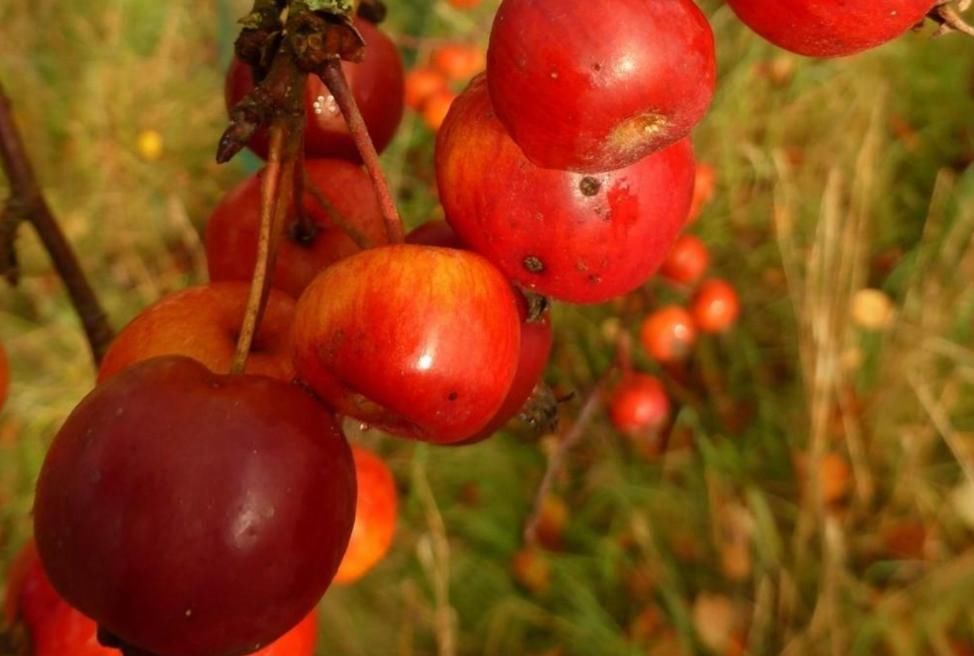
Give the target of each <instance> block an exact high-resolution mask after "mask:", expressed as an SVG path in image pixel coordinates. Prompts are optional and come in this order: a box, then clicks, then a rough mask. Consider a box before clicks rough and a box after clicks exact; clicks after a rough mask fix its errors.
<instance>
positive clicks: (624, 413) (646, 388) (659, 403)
mask: <svg viewBox="0 0 974 656" xmlns="http://www.w3.org/2000/svg"><path fill="white" fill-rule="evenodd" d="M669 415H670V400H669V397H668V396H667V395H666V390H665V389H664V388H663V384H662V383H661V382H660V381H659V379H657V378H655V377H654V376H648V375H646V374H629V375H628V376H626V377H625V378H624V379H623V380H622V382H621V383H619V387H617V388H616V390H615V392H614V393H613V395H612V398H611V399H610V400H609V416H610V418H611V419H612V424H613V425H614V426H615V427H616V428H617V429H618V430H619V431H621V432H623V433H628V434H634V433H639V432H641V431H646V430H657V429H659V428H661V427H662V426H663V424H665V423H666V420H667V419H668V418H669Z"/></svg>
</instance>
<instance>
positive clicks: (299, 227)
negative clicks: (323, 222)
mask: <svg viewBox="0 0 974 656" xmlns="http://www.w3.org/2000/svg"><path fill="white" fill-rule="evenodd" d="M300 138H301V143H300V144H299V146H298V152H299V153H303V152H304V132H303V131H302V133H301V137H300ZM306 180H307V173H306V172H305V170H304V157H299V158H298V161H297V162H296V163H295V166H294V228H293V229H292V231H291V237H292V238H293V239H294V240H295V241H297V242H298V243H300V244H308V243H310V242H311V240H313V239H314V237H315V235H316V234H317V233H318V226H316V225H315V222H314V221H313V220H312V219H311V215H310V214H309V213H308V212H307V211H306V210H305V209H304V193H305V181H306Z"/></svg>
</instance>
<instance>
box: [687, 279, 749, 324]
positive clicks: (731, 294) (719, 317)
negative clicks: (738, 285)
mask: <svg viewBox="0 0 974 656" xmlns="http://www.w3.org/2000/svg"><path fill="white" fill-rule="evenodd" d="M740 313H741V301H740V299H739V298H738V297H737V292H736V291H734V288H733V287H732V286H731V285H730V283H728V282H727V281H725V280H720V279H717V278H712V279H710V280H707V281H706V282H704V283H703V284H702V285H700V288H699V289H698V290H697V293H696V294H694V295H693V300H691V301H690V314H691V315H693V323H694V324H695V325H696V326H697V330H699V331H700V332H702V333H712V334H713V333H723V332H726V331H728V330H730V328H731V327H732V326H733V325H734V323H735V322H736V321H737V317H738V316H739V315H740Z"/></svg>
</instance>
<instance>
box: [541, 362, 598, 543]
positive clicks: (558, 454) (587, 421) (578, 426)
mask: <svg viewBox="0 0 974 656" xmlns="http://www.w3.org/2000/svg"><path fill="white" fill-rule="evenodd" d="M614 370H615V365H613V366H612V367H609V369H608V371H606V372H605V373H604V374H602V376H601V377H600V378H599V380H598V381H597V382H596V383H595V386H594V387H593V388H592V390H591V391H590V392H589V394H588V396H587V397H586V399H585V403H584V404H583V405H582V410H581V412H579V413H578V419H576V420H575V423H574V424H573V425H572V427H571V429H570V430H569V431H568V434H566V435H565V437H564V438H562V439H561V441H559V442H558V446H557V447H556V448H555V451H554V453H552V454H551V457H550V458H548V467H547V468H546V469H545V473H544V477H543V478H542V479H541V484H540V485H539V486H538V491H537V492H536V493H535V495H534V505H533V507H532V510H531V514H530V515H529V516H528V519H527V521H526V522H525V523H524V542H525V544H528V545H533V544H537V541H538V525H539V524H540V522H541V517H542V511H543V509H544V503H545V500H546V499H547V498H548V496H549V495H550V494H551V490H552V488H553V487H554V485H555V481H556V480H557V479H558V476H559V475H560V474H561V472H562V470H563V469H564V468H565V463H566V461H567V460H568V454H569V452H570V451H571V450H572V449H573V448H575V446H576V445H577V444H578V443H579V442H581V441H582V438H583V437H585V433H586V431H587V430H588V427H589V426H590V425H591V424H592V420H594V419H595V416H596V414H597V413H598V411H599V409H600V408H601V407H602V403H603V398H602V397H603V394H602V392H603V390H604V388H605V385H606V382H607V381H608V379H609V376H610V375H612V372H613V371H614Z"/></svg>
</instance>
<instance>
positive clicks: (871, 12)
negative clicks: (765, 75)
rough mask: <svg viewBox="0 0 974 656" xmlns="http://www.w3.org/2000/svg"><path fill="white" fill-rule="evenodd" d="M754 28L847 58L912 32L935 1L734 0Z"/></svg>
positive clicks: (783, 44) (795, 45)
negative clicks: (846, 56)
mask: <svg viewBox="0 0 974 656" xmlns="http://www.w3.org/2000/svg"><path fill="white" fill-rule="evenodd" d="M727 4H729V5H730V7H731V9H733V10H734V13H736V14H737V16H738V17H739V18H740V19H741V20H742V21H743V22H744V23H745V24H747V26H748V27H750V28H751V29H752V30H754V31H755V32H757V33H758V34H760V35H761V36H763V37H764V38H765V39H767V40H768V41H770V42H771V43H773V44H775V45H776V46H778V47H779V48H784V49H785V50H790V51H791V52H796V53H798V54H800V55H807V56H809V57H842V56H845V55H852V54H855V53H857V52H861V51H863V50H868V49H870V48H875V47H876V46H879V45H882V44H884V43H886V42H887V41H892V40H893V39H895V38H896V37H898V36H900V35H902V34H904V33H905V32H908V31H909V30H910V29H911V28H912V27H913V26H914V25H916V24H917V23H919V22H921V21H922V20H923V17H924V16H925V15H926V14H927V12H928V11H930V9H932V8H933V6H934V4H935V2H934V0H883V1H882V2H877V0H845V1H844V2H842V3H841V4H839V3H836V2H834V0H728V2H727Z"/></svg>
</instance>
